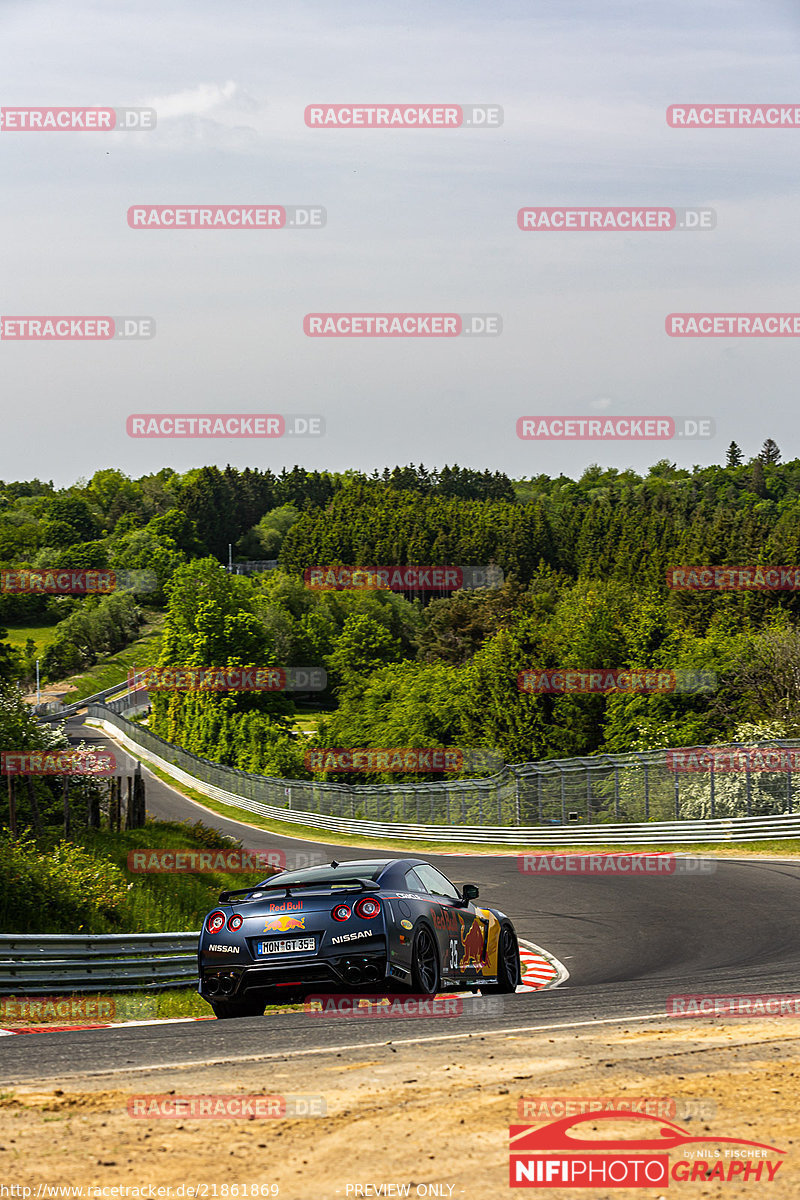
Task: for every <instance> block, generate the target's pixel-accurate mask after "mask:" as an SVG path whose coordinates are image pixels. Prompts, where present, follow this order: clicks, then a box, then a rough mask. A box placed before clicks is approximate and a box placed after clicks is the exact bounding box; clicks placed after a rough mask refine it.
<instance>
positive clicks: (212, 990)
mask: <svg viewBox="0 0 800 1200" xmlns="http://www.w3.org/2000/svg"><path fill="white" fill-rule="evenodd" d="M204 990H205V992H206V995H208V996H216V994H217V992H218V991H219V976H217V975H208V976H207V977H206V980H205V988H204Z"/></svg>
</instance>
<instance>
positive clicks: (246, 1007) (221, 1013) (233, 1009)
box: [208, 997, 266, 1021]
mask: <svg viewBox="0 0 800 1200" xmlns="http://www.w3.org/2000/svg"><path fill="white" fill-rule="evenodd" d="M208 1003H209V1004H210V1005H211V1007H212V1008H213V1010H214V1016H215V1017H216V1018H217V1020H218V1021H229V1020H231V1019H232V1018H233V1017H262V1016H263V1015H264V1009H265V1007H266V1003H265V1001H264V1000H263V999H256V998H255V997H253V998H252V999H247V1000H209V1002H208Z"/></svg>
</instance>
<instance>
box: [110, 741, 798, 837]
mask: <svg viewBox="0 0 800 1200" xmlns="http://www.w3.org/2000/svg"><path fill="white" fill-rule="evenodd" d="M94 723H95V722H89V724H94ZM142 761H143V762H145V763H146V765H147V768H148V770H149V771H152V773H153V774H154V775H155V776H157V778H159V779H161V780H162V781H163V782H164V783H167V784H169V785H170V787H172V788H174V789H175V791H177V792H180V794H181V795H182V796H186V798H187V799H189V800H194V801H195V802H196V803H197V804H200V805H202V806H203V808H205V809H207V810H208V811H209V812H214V813H217V814H218V815H219V816H221V817H228V818H229V819H230V820H233V821H241V822H243V823H244V824H246V825H253V826H255V827H256V828H257V829H266V830H268V831H269V832H270V833H276V834H281V835H283V836H284V837H296V838H300V839H301V840H303V841H322V842H330V843H331V845H339V846H353V847H362V848H367V849H379V850H407V851H409V852H412V851H413V852H414V853H416V852H424V853H429V854H437V853H442V852H445V851H447V852H452V851H453V850H457V851H458V852H459V853H460V854H475V855H480V854H486V853H490V854H496V853H505V854H521V853H526V854H530V853H534V852H535V853H542V854H548V853H550V854H563V853H565V852H570V853H583V854H592V853H594V854H606V853H611V852H612V851H613V852H614V853H616V852H620V853H625V854H630V853H632V852H636V853H640V854H656V853H658V852H662V853H663V852H664V851H673V852H675V853H676V854H680V853H683V854H706V855H708V854H715V855H720V856H723V857H728V858H736V857H737V856H738V857H741V856H742V855H755V856H758V855H761V856H764V857H768V856H769V857H776V856H777V857H780V858H785V857H787V856H789V857H794V856H798V855H800V839H797V838H787V839H786V841H782V840H778V839H775V840H773V841H768V842H708V843H703V844H702V845H695V844H693V843H690V842H675V843H670V844H669V845H663V844H659V845H646V846H630V845H621V844H620V843H618V842H616V843H615V842H607V843H603V844H598V845H592V846H583V847H579V846H576V845H575V844H574V843H571V842H570V841H569V839H565V841H564V843H563V844H562V845H559V846H536V845H532V844H531V843H530V842H520V843H517V844H514V845H510V846H506V845H503V844H500V843H482V844H481V845H480V846H477V845H467V844H465V843H463V842H452V841H447V840H446V839H442V840H441V841H431V842H428V841H425V842H418V841H411V840H403V839H402V838H366V837H365V838H356V837H354V836H352V835H348V834H343V833H333V832H332V831H330V830H327V829H315V828H314V827H313V826H308V825H298V824H294V823H292V822H291V821H275V820H271V819H270V818H269V817H263V816H261V815H260V814H258V813H252V812H248V811H247V810H246V809H241V808H234V807H233V806H232V805H230V804H222V803H220V801H219V800H213V799H211V797H209V796H205V795H203V793H202V792H198V791H197V790H196V789H195V788H190V787H187V786H186V785H185V784H183V783H178V782H177V781H176V780H174V779H173V778H172V776H171V775H168V774H167V773H166V772H165V771H162V770H161V769H160V768H159V767H156V766H154V765H153V764H152V763H150V762H148V760H147V757H146V755H142ZM198 815H199V814H198Z"/></svg>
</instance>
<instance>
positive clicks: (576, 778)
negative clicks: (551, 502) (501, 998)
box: [87, 697, 800, 828]
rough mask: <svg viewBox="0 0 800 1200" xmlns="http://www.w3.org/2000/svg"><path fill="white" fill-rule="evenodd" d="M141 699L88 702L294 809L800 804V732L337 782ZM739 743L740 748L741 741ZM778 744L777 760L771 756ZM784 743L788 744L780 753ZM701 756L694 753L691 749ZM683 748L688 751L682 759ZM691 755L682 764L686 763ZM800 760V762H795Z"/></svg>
mask: <svg viewBox="0 0 800 1200" xmlns="http://www.w3.org/2000/svg"><path fill="white" fill-rule="evenodd" d="M137 699H138V701H139V703H138V707H140V706H141V699H139V698H138V697H133V698H132V699H128V698H127V697H126V698H124V699H123V700H119V701H114V702H112V703H111V704H110V705H100V704H93V705H89V706H88V710H87V715H88V716H89V717H90V718H94V719H95V720H102V721H106V722H108V723H109V724H111V725H113V726H115V727H116V728H117V729H119V731H120V732H121V733H123V734H125V735H126V736H127V737H130V738H131V739H132V740H133V741H135V742H136V743H137V744H138V745H139V746H141V747H142V749H143V750H145V751H149V752H150V753H151V754H152V755H155V756H157V757H158V758H161V759H163V760H164V761H165V762H167V763H170V764H171V765H172V766H175V767H177V768H179V769H180V770H183V771H185V772H186V773H187V774H189V775H192V776H194V777H195V778H196V779H199V780H201V781H202V782H203V783H206V784H208V785H210V786H212V787H215V788H218V789H220V790H221V791H224V792H229V793H231V794H233V795H236V796H241V797H243V798H244V799H245V800H246V801H249V802H252V803H254V804H264V805H269V806H270V807H272V808H276V809H284V810H286V813H287V816H286V819H287V820H291V817H290V816H289V813H292V812H296V813H298V814H301V813H306V814H315V815H316V816H318V817H322V818H325V817H337V818H344V819H346V820H350V821H375V822H379V823H380V824H382V825H391V824H398V825H407V824H414V825H428V826H433V825H440V826H449V827H460V826H477V827H488V826H492V827H498V826H508V827H513V826H522V827H531V826H545V827H547V826H551V827H552V826H561V825H565V826H572V827H579V828H580V827H586V828H588V827H592V828H595V827H597V826H602V825H624V824H630V823H643V822H645V823H646V822H665V821H666V822H676V821H677V822H680V821H698V820H708V819H711V820H714V819H719V818H731V817H772V816H783V815H789V814H792V813H795V812H798V811H800V805H798V804H797V803H796V801H795V797H794V789H795V785H794V773H795V771H794V767H795V765H797V769H798V770H800V741H792V742H789V741H783V742H769V743H761V744H760V746H759V748H758V749H759V753H754V747H752V746H742V745H741V744H739V743H737V744H736V746H737V747H738V748H739V749H740V751H742V753H741V754H740V755H739V756H738V757H737V759H736V761H737V762H738V764H739V765H738V766H737V767H736V768H735V769H732V770H727V769H724V770H720V769H719V768H718V767H715V765H714V763H713V762H711V763H710V764H709V765H707V766H706V767H705V768H703V766H702V762H703V755H704V754H705V753H706V751H707V750H708V748H707V747H694V748H687V747H683V748H682V749H681V750H680V751H676V750H666V749H665V750H651V751H647V752H642V753H635V754H614V755H612V754H603V755H595V756H593V757H589V758H568V759H552V760H549V761H543V762H535V763H519V764H511V765H508V766H504V767H503V769H502V770H500V771H498V772H497V773H495V774H493V775H487V776H485V777H483V778H475V779H454V780H447V781H442V782H430V781H426V782H424V783H408V782H400V781H398V782H396V783H387V784H348V783H328V782H323V781H316V780H302V779H277V778H271V777H269V776H263V775H253V774H250V773H249V772H247V771H242V770H239V769H238V768H236V767H228V766H223V765H221V764H219V763H213V762H209V761H208V760H207V759H203V758H198V757H197V756H196V755H194V754H191V753H189V752H188V751H187V750H183V749H181V748H180V747H179V746H175V745H173V744H172V743H171V742H166V741H164V740H163V739H162V738H160V737H158V736H157V735H156V734H154V733H152V732H151V731H150V730H149V729H147V728H146V727H144V726H141V725H139V724H134V723H133V722H131V721H129V720H127V719H126V717H125V716H124V715H123V712H124V711H125V710H126V709H128V710H130V706H131V705H132V703H133V704H136V700H137ZM733 748H734V749H735V748H736V747H733ZM770 748H772V750H773V754H772V756H771V758H772V759H774V760H780V764H779V766H778V767H777V769H766V767H765V763H766V766H767V767H768V766H769V764H770V761H771V759H770V755H769V754H768V753H766V752H767V751H768V750H769V749H770ZM778 751H780V753H778ZM692 755H694V758H692V757H691V756H692ZM676 756H681V757H678V758H676ZM687 756H689V759H688V761H690V762H692V763H693V764H694V765H692V766H691V767H690V768H686V767H684V768H678V769H676V765H675V764H676V761H677V762H679V763H680V762H686V761H687ZM795 760H796V762H795ZM697 764H700V765H697Z"/></svg>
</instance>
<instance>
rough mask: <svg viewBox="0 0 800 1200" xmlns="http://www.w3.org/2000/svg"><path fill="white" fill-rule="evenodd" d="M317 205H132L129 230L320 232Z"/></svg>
mask: <svg viewBox="0 0 800 1200" xmlns="http://www.w3.org/2000/svg"><path fill="white" fill-rule="evenodd" d="M327 220H328V216H327V212H326V210H325V208H324V207H323V206H322V205H321V204H251V205H247V204H209V205H199V204H142V205H137V204H132V205H131V206H130V208H129V209H128V226H129V227H130V228H131V229H262V230H263V229H324V227H325V225H326V223H327Z"/></svg>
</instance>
